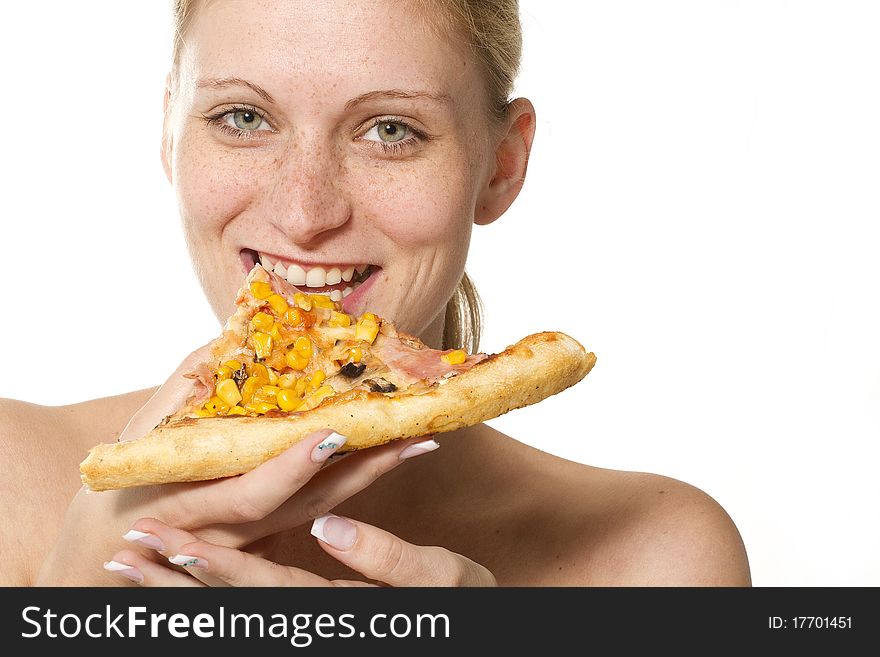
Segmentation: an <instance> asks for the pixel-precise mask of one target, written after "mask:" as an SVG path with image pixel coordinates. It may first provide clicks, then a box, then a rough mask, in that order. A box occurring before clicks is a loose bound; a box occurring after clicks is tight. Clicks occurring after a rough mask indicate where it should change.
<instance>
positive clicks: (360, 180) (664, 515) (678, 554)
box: [0, 0, 749, 586]
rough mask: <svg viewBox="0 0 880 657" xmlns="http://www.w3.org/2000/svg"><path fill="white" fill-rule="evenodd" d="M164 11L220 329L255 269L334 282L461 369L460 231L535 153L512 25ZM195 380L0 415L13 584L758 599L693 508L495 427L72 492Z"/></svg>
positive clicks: (389, 11) (495, 6) (482, 14)
mask: <svg viewBox="0 0 880 657" xmlns="http://www.w3.org/2000/svg"><path fill="white" fill-rule="evenodd" d="M176 11H177V13H176V19H177V29H178V38H177V42H176V48H175V53H174V65H173V68H172V72H171V74H170V75H169V79H168V89H167V93H166V103H165V107H166V116H165V120H166V125H165V138H164V143H163V162H164V165H165V169H166V172H167V174H168V178H169V180H170V181H171V183H172V185H173V186H174V188H175V190H176V192H177V197H178V200H179V205H180V212H181V217H182V220H183V225H184V228H185V233H186V237H187V242H188V245H189V248H190V252H191V255H192V259H193V262H194V265H195V268H196V271H197V272H198V275H199V278H200V280H201V283H202V286H203V288H204V291H205V294H206V295H207V298H208V299H209V301H210V303H211V304H212V307H213V308H214V311H215V313H216V315H217V317H218V319H220V320H221V321H222V320H225V318H226V317H227V316H228V315H229V314H230V312H231V311H232V307H233V306H232V303H233V299H234V297H235V293H236V290H237V289H238V288H239V286H240V285H241V282H242V280H243V278H244V275H245V273H246V272H247V271H248V270H249V269H250V268H251V266H252V265H253V264H254V263H255V262H257V261H260V262H262V263H263V265H264V266H267V267H271V268H273V269H274V270H275V271H276V272H279V273H280V272H283V275H284V276H286V277H287V278H288V280H290V281H291V282H293V283H294V284H298V285H302V284H303V283H305V282H307V283H308V284H310V285H313V286H318V287H319V289H323V290H325V291H329V290H330V289H331V288H332V287H337V288H338V287H339V285H340V283H339V282H335V277H334V275H333V274H332V273H331V274H330V279H329V280H328V278H327V276H328V272H333V270H335V269H338V270H339V271H340V272H346V271H348V270H354V271H356V272H362V276H363V275H365V276H366V278H365V279H364V280H363V281H361V282H360V284H359V285H358V284H356V283H354V284H352V285H350V286H345V287H347V288H351V289H350V290H345V289H343V290H342V291H341V292H342V294H345V298H344V303H345V306H346V309H347V310H350V311H351V312H355V313H356V312H362V311H364V310H371V311H373V312H376V313H377V314H379V315H381V316H384V317H387V318H389V319H390V320H392V321H393V322H395V324H396V325H397V326H398V327H399V328H401V329H402V330H404V331H406V332H408V333H412V334H415V335H419V336H420V337H421V338H422V339H423V340H424V341H425V342H426V343H428V344H429V345H431V346H433V347H438V348H439V347H441V346H453V345H464V346H466V347H468V348H472V347H473V345H474V341H473V339H472V337H473V335H474V334H475V333H477V332H478V328H477V327H475V326H474V325H473V317H474V316H475V314H474V312H473V307H474V306H473V304H474V299H475V295H474V293H473V289H472V287H471V286H470V284H469V282H468V280H467V278H466V277H465V276H464V265H465V261H466V256H467V251H468V244H469V239H470V231H471V227H472V226H473V224H474V223H478V224H488V223H491V222H493V221H495V220H496V219H497V218H499V217H500V216H501V215H502V214H503V213H504V212H505V210H506V209H507V208H508V207H509V206H510V204H511V203H512V202H513V201H514V199H515V198H516V196H517V194H518V192H519V190H520V188H521V186H522V182H523V178H524V176H525V173H526V165H527V162H528V156H529V150H530V147H531V144H532V138H533V135H534V130H535V114H534V109H533V107H532V105H531V103H530V102H529V101H528V100H525V99H522V98H519V99H515V100H509V96H508V95H509V93H510V91H511V87H512V81H513V77H514V74H515V71H516V68H517V65H518V60H519V52H520V30H519V22H518V16H517V6H516V2H515V1H513V2H511V1H507V0H496V1H493V2H488V1H487V2H480V1H474V0H457V1H444V2H440V1H438V0H422V1H418V0H409V1H406V2H398V1H396V0H370V1H369V2H368V1H366V0H340V1H337V2H321V3H314V2H302V1H300V0H274V1H273V0H255V1H251V2H247V3H245V2H240V1H238V0H221V1H218V2H199V1H198V0H192V1H183V0H181V1H179V2H178V3H177V7H176ZM502 229H503V228H499V230H502ZM334 282H335V284H334ZM193 358H198V352H196V353H195V354H194V356H193ZM187 365H188V363H184V364H182V365H181V369H180V370H178V372H176V373H175V374H173V375H172V376H171V377H170V378H169V379H168V382H167V383H166V384H165V385H163V386H161V387H159V388H158V389H153V390H148V391H138V392H134V393H129V394H124V395H120V396H118V397H112V398H106V399H97V400H93V401H89V402H84V403H82V404H77V405H73V406H69V407H53V408H48V407H37V406H33V405H29V404H24V403H21V402H14V401H6V402H4V403H3V404H2V405H0V414H2V426H3V427H4V429H3V433H2V449H3V451H4V453H5V455H6V459H5V462H6V463H7V467H6V472H5V473H4V479H5V481H4V485H3V487H2V488H0V505H2V510H3V511H5V512H6V517H7V518H9V517H13V512H14V510H18V509H20V508H21V505H22V500H27V502H26V504H27V505H28V506H29V507H31V508H32V509H33V510H34V511H35V512H34V513H28V514H25V517H24V518H23V519H22V521H21V522H16V523H4V529H3V530H2V537H0V550H2V551H3V554H4V555H6V563H5V564H4V568H3V570H2V573H3V574H2V577H3V579H4V581H3V583H4V584H7V585H10V584H20V585H24V584H37V585H121V584H131V583H132V582H135V583H138V584H141V585H144V586H168V585H172V586H173V585H179V586H203V585H243V586H248V585H294V586H296V585H332V584H336V585H357V584H364V583H383V584H388V585H392V586H411V585H447V586H455V585H464V586H477V585H495V584H500V585H526V586H528V585H551V586H552V585H747V584H749V569H748V562H747V558H746V555H745V550H744V547H743V545H742V541H741V539H740V536H739V534H738V532H737V530H736V528H735V526H734V524H733V523H732V522H731V520H730V518H729V517H728V516H727V514H726V513H725V512H724V510H723V509H722V508H720V507H719V505H718V504H717V503H716V502H714V501H713V500H712V499H711V498H710V497H708V496H707V495H706V494H704V493H703V492H701V491H699V490H697V489H695V488H693V487H691V486H689V485H687V484H684V483H682V482H679V481H675V480H672V479H668V478H664V477H661V476H658V475H651V474H642V473H631V472H619V471H611V470H604V469H600V468H595V467H590V466H586V465H581V464H577V463H572V462H569V461H565V460H562V459H559V458H557V457H554V456H552V455H549V454H546V453H543V452H541V451H538V450H535V449H533V448H531V447H528V446H525V445H523V444H521V443H519V442H517V441H516V440H514V439H513V438H510V437H508V436H504V435H502V434H500V433H498V432H497V431H494V430H493V429H491V428H489V427H487V426H484V425H481V426H476V427H472V428H470V429H465V430H461V431H458V432H455V433H453V434H447V435H444V436H442V437H439V438H438V440H437V441H435V440H433V439H432V438H430V437H425V438H422V439H417V440H412V439H411V440H407V441H397V442H393V443H391V444H388V445H384V446H382V447H378V448H373V449H369V450H364V451H362V452H357V453H354V454H352V455H350V456H347V457H345V458H344V459H339V460H338V461H334V462H331V463H328V462H327V457H328V456H329V455H330V454H331V453H332V451H333V449H334V447H333V445H336V446H338V445H339V444H340V443H341V442H342V441H344V439H345V438H344V436H338V435H336V434H332V433H331V432H332V427H328V429H327V430H326V431H322V432H319V433H317V434H315V435H313V436H311V437H309V438H308V439H307V440H304V441H302V442H301V443H298V444H297V445H295V446H294V447H292V448H290V449H289V450H288V451H286V452H285V453H283V454H282V455H280V456H278V457H277V458H275V459H273V460H271V461H269V462H267V463H265V464H264V465H262V466H260V467H259V468H257V469H256V470H254V471H252V472H250V473H248V474H246V475H243V476H240V477H234V478H230V479H226V480H220V481H213V482H202V483H196V484H173V485H165V486H156V487H144V488H138V489H129V490H122V491H112V492H106V493H100V494H93V493H86V492H85V491H83V490H78V489H79V481H78V476H77V474H78V467H77V466H78V463H79V461H80V460H81V459H82V455H83V454H84V453H85V452H86V451H87V450H88V448H90V447H91V446H93V445H94V444H96V443H98V442H102V441H113V440H117V439H121V440H129V439H134V438H137V437H139V436H140V435H143V434H144V433H145V432H146V431H147V430H148V429H149V428H150V427H152V426H154V425H155V424H156V423H157V422H158V421H159V420H160V419H161V418H162V417H163V416H164V415H166V414H167V413H169V412H170V411H171V410H173V409H174V408H175V407H176V406H177V405H178V404H180V403H181V402H182V401H183V400H184V399H185V398H186V397H187V394H188V392H189V388H188V382H187V380H186V379H183V378H182V377H181V376H180V375H179V374H180V372H181V371H184V370H185V369H186V367H187ZM560 430H563V429H562V428H561V427H553V426H552V424H551V423H548V427H547V431H548V432H555V431H560ZM438 443H442V445H443V447H442V449H439V450H438V449H437V447H438V446H439V445H438ZM46 454H51V458H46V457H45V455H46ZM37 509H39V513H36V510H37ZM331 512H332V513H331ZM15 515H16V516H20V515H21V514H19V513H16V514H15ZM123 537H125V539H126V540H123Z"/></svg>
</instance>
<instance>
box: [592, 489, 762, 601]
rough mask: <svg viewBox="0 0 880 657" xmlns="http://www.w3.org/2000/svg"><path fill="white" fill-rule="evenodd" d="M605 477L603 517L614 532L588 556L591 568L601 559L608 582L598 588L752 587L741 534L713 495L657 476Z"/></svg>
mask: <svg viewBox="0 0 880 657" xmlns="http://www.w3.org/2000/svg"><path fill="white" fill-rule="evenodd" d="M602 478H603V479H604V480H605V481H604V484H603V485H604V486H607V487H609V491H608V498H607V499H608V504H607V506H606V508H605V509H600V514H601V516H604V517H605V519H606V521H609V524H608V527H609V529H608V531H605V532H603V533H602V534H601V535H600V536H599V537H598V539H599V540H598V541H596V542H595V543H594V544H593V546H592V548H593V550H594V554H593V555H589V556H587V557H586V562H587V563H595V560H596V559H601V560H602V563H603V565H604V568H603V569H602V572H603V575H602V578H601V579H602V580H604V581H602V582H598V583H602V584H608V585H620V586H750V585H751V577H750V572H749V564H748V557H747V555H746V550H745V546H744V544H743V541H742V537H741V536H740V533H739V530H738V529H737V527H736V525H735V524H734V522H733V520H732V519H731V517H730V515H728V513H727V512H726V511H725V509H724V508H723V507H722V506H721V505H720V504H719V503H718V502H717V501H716V500H715V499H713V498H712V497H711V496H710V495H708V494H707V493H705V492H704V491H702V490H700V489H698V488H696V487H694V486H692V485H690V484H687V483H685V482H682V481H679V480H676V479H672V478H669V477H664V476H661V475H656V474H646V473H634V472H620V471H604V474H603V476H602ZM601 516H600V517H601ZM610 521H614V522H613V523H612V522H610Z"/></svg>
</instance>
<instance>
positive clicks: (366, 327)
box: [354, 313, 379, 344]
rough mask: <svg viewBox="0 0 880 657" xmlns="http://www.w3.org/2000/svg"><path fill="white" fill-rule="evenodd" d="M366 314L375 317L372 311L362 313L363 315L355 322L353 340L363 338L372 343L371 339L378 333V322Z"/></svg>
mask: <svg viewBox="0 0 880 657" xmlns="http://www.w3.org/2000/svg"><path fill="white" fill-rule="evenodd" d="M367 315H370V316H372V317H375V315H373V314H372V313H364V315H363V317H361V318H360V319H359V320H358V322H357V327H356V328H355V334H354V338H355V340H364V341H365V342H369V343H370V344H373V341H374V340H375V339H376V336H377V335H378V334H379V324H378V323H377V322H376V321H375V320H372V319H370V318H369V317H367Z"/></svg>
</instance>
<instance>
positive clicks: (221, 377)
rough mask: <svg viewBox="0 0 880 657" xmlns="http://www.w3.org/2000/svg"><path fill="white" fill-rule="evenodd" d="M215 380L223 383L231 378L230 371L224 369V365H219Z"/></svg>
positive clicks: (226, 368)
mask: <svg viewBox="0 0 880 657" xmlns="http://www.w3.org/2000/svg"><path fill="white" fill-rule="evenodd" d="M216 376H217V380H218V381H225V380H226V379H231V378H232V370H231V369H229V368H228V367H226V365H221V366H220V367H218V368H217V375H216Z"/></svg>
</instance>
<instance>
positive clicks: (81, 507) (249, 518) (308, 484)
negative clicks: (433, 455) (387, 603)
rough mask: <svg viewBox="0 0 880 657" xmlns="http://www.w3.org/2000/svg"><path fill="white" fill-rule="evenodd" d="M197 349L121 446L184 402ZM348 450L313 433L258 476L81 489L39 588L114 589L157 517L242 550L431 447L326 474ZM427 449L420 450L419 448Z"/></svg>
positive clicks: (403, 445)
mask: <svg viewBox="0 0 880 657" xmlns="http://www.w3.org/2000/svg"><path fill="white" fill-rule="evenodd" d="M204 349H205V348H203V349H202V350H199V351H198V352H194V353H193V354H192V355H191V356H190V357H189V358H188V359H187V360H185V361H184V363H182V364H181V366H180V368H178V370H177V371H176V372H175V374H174V375H172V376H171V377H170V378H169V380H168V381H167V382H166V384H165V385H163V386H162V387H161V388H160V389H159V390H158V391H157V392H156V394H155V395H154V396H153V397H152V398H151V399H150V401H149V402H148V403H147V404H146V405H144V407H143V408H142V409H141V410H140V411H139V412H138V413H137V414H136V415H135V416H134V417H133V418H132V419H131V421H130V422H129V424H128V426H127V427H126V429H125V432H124V434H123V436H121V437H120V440H125V439H131V438H133V437H139V436H140V435H142V434H144V433H146V432H147V431H148V430H149V429H151V428H152V427H153V426H155V425H156V424H158V423H159V422H160V421H161V420H162V418H164V417H165V416H166V415H168V414H169V413H171V412H172V411H173V410H175V409H177V408H179V407H180V405H182V404H183V403H184V402H185V401H186V399H187V398H188V396H189V394H190V393H191V392H192V386H193V382H192V381H191V380H189V379H184V378H183V377H182V376H181V375H182V373H184V372H186V371H189V369H190V367H191V366H192V364H193V363H194V362H198V361H199V360H200V359H203V358H204V357H205V353H204ZM343 443H344V438H343V437H341V436H338V435H336V434H333V432H332V431H330V430H329V429H328V430H326V431H321V432H317V433H315V434H312V435H310V436H308V437H306V438H305V439H303V440H302V441H300V442H298V443H296V444H295V445H293V446H292V447H290V448H289V449H288V450H286V451H285V452H283V453H281V454H280V455H278V456H277V457H275V458H273V459H270V460H269V461H267V462H265V463H263V464H262V465H260V466H259V467H257V468H255V469H254V470H252V471H251V472H249V473H247V474H244V475H241V476H238V477H230V478H227V479H219V480H214V481H205V482H196V483H186V484H165V485H162V486H144V487H138V488H128V489H123V490H114V491H105V492H101V493H94V492H90V491H88V490H86V489H84V488H83V489H80V490H79V492H78V493H77V494H76V495H75V496H74V498H73V500H72V501H71V503H70V504H69V505H68V508H67V512H66V514H65V518H64V523H63V525H62V528H61V532H60V535H59V537H58V539H57V541H56V542H55V544H54V545H53V547H52V549H51V550H50V552H49V554H48V555H47V556H46V558H45V560H44V561H43V563H42V565H41V567H40V569H39V572H38V574H37V577H36V579H35V582H34V583H35V584H36V585H39V586H65V585H74V586H88V585H113V584H118V583H119V582H120V581H121V580H120V579H119V578H116V577H113V576H112V575H111V574H110V573H108V572H107V571H106V570H104V569H103V568H102V564H103V563H104V562H105V560H106V557H107V555H108V554H111V553H112V552H114V551H116V550H117V549H118V545H119V541H120V537H121V536H122V535H123V534H125V533H126V531H128V529H129V528H130V527H131V525H132V523H133V522H134V521H135V520H137V519H138V518H142V517H144V516H149V517H153V518H157V519H159V520H162V521H164V522H166V523H168V524H169V525H171V526H174V527H178V528H181V529H183V530H186V531H188V532H189V533H190V534H192V535H193V536H194V537H197V538H199V539H201V540H205V541H210V542H211V543H213V544H215V545H217V546H225V547H230V548H240V547H243V546H245V545H247V544H249V543H251V542H253V541H256V540H258V539H260V538H263V537H265V536H268V535H270V534H273V533H276V532H279V531H283V530H285V529H289V528H292V527H296V526H298V525H301V524H304V523H306V522H309V521H311V520H313V519H314V518H317V517H320V516H322V515H324V514H326V513H328V512H329V511H330V510H331V509H333V508H334V507H335V506H337V505H338V504H340V503H341V502H343V501H344V500H346V499H348V498H349V497H351V496H352V495H354V494H355V493H358V492H359V491H361V490H363V489H364V488H366V487H367V486H369V485H370V484H371V483H372V482H373V481H375V480H376V479H377V478H378V477H380V476H381V475H382V474H384V473H386V472H388V471H389V470H391V469H393V468H395V467H397V466H398V465H399V464H400V463H401V462H402V461H403V460H404V459H405V458H406V457H408V456H409V455H410V454H415V453H424V452H425V451H426V449H425V448H424V446H425V445H426V444H428V445H436V443H433V441H430V440H426V439H424V438H421V439H409V440H403V441H395V442H392V443H389V444H387V445H382V446H380V447H374V448H371V449H368V450H362V451H359V452H356V453H353V454H351V455H348V456H346V457H345V458H343V459H341V460H340V461H339V462H338V463H335V464H333V465H332V466H329V467H326V468H325V467H323V466H324V465H325V463H326V461H327V458H329V456H330V455H331V454H332V453H333V452H334V451H336V450H337V449H338V448H339V447H341V446H342V444H343ZM418 443H421V445H422V448H419V447H413V448H412V449H411V450H410V451H409V452H407V449H408V448H410V447H411V446H412V445H413V444H418Z"/></svg>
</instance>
